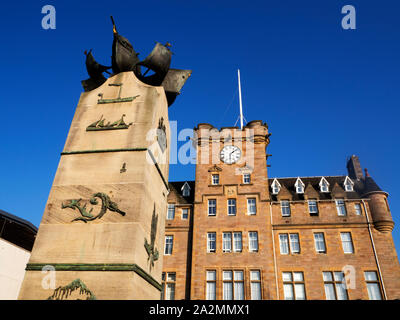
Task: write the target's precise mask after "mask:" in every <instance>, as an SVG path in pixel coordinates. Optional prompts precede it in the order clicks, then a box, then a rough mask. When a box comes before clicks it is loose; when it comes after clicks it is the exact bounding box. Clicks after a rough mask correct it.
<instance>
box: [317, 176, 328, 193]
mask: <svg viewBox="0 0 400 320" xmlns="http://www.w3.org/2000/svg"><path fill="white" fill-rule="evenodd" d="M319 190H320V192H329V182H328V181H327V180H326V179H325V178H324V177H322V178H321V180H320V181H319Z"/></svg>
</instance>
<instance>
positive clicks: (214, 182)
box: [211, 173, 219, 186]
mask: <svg viewBox="0 0 400 320" xmlns="http://www.w3.org/2000/svg"><path fill="white" fill-rule="evenodd" d="M211 184H212V185H213V186H218V185H219V174H218V173H213V174H212V175H211Z"/></svg>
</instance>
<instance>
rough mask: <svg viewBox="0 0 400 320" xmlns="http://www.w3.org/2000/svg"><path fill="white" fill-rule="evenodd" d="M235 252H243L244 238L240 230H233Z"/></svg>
mask: <svg viewBox="0 0 400 320" xmlns="http://www.w3.org/2000/svg"><path fill="white" fill-rule="evenodd" d="M232 243H233V252H242V250H243V238H242V233H241V232H239V231H235V232H232Z"/></svg>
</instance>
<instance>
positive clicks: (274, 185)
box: [271, 178, 281, 194]
mask: <svg viewBox="0 0 400 320" xmlns="http://www.w3.org/2000/svg"><path fill="white" fill-rule="evenodd" d="M271 190H272V194H278V193H279V191H281V184H280V183H279V181H278V180H277V179H276V178H275V179H274V181H272V184H271Z"/></svg>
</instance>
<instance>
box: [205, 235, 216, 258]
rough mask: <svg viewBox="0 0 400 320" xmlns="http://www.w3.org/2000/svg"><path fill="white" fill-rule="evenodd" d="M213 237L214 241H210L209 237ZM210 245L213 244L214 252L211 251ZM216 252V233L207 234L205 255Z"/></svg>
mask: <svg viewBox="0 0 400 320" xmlns="http://www.w3.org/2000/svg"><path fill="white" fill-rule="evenodd" d="M211 235H214V239H213V240H212V239H210V236H211ZM211 243H214V250H212V249H211V245H210V244H211ZM215 252H217V233H216V232H207V253H215Z"/></svg>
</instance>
